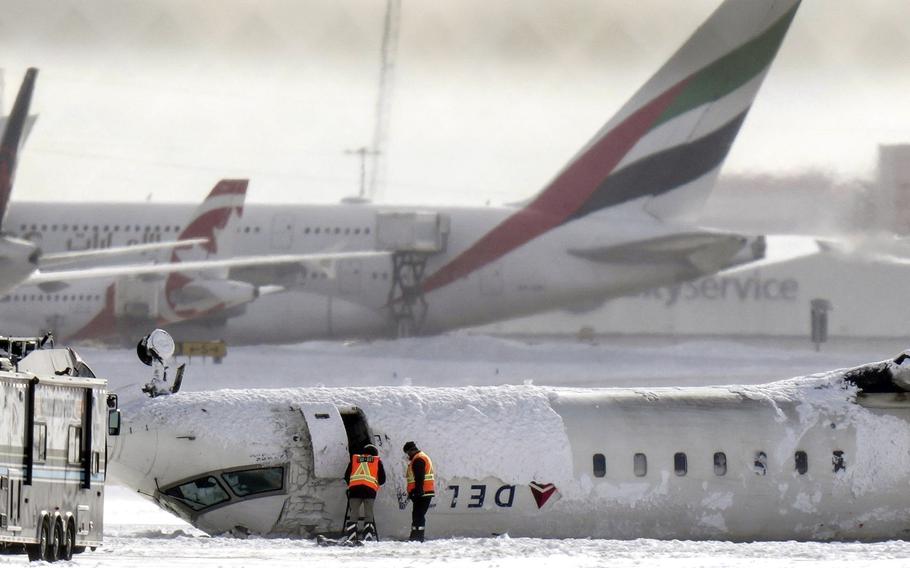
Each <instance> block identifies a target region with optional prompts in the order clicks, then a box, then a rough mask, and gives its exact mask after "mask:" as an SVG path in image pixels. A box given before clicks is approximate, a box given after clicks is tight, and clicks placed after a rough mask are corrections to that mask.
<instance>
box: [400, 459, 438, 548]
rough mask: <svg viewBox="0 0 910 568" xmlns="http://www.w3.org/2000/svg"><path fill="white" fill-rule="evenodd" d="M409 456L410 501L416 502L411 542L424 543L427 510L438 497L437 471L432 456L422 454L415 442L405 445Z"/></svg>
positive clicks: (412, 519)
mask: <svg viewBox="0 0 910 568" xmlns="http://www.w3.org/2000/svg"><path fill="white" fill-rule="evenodd" d="M404 453H406V454H407V455H408V471H407V480H408V489H407V490H408V499H410V500H411V501H413V502H414V505H413V506H414V508H413V509H412V511H411V536H410V538H409V540H414V541H417V542H423V536H424V531H425V530H426V524H427V510H429V508H430V501H432V500H433V497H434V496H435V495H436V470H435V469H433V462H432V461H431V460H430V456H428V455H426V454H425V453H423V452H421V451H420V449H419V448H418V447H417V444H415V443H414V442H407V443H406V444H405V445H404Z"/></svg>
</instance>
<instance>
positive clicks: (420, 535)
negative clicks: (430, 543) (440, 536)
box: [416, 529, 423, 542]
mask: <svg viewBox="0 0 910 568" xmlns="http://www.w3.org/2000/svg"><path fill="white" fill-rule="evenodd" d="M416 540H417V542H423V529H417V539H416Z"/></svg>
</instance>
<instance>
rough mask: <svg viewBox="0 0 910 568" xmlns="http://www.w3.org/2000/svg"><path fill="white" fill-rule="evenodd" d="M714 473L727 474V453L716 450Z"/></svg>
mask: <svg viewBox="0 0 910 568" xmlns="http://www.w3.org/2000/svg"><path fill="white" fill-rule="evenodd" d="M714 475H718V476H721V475H727V454H725V453H723V452H714Z"/></svg>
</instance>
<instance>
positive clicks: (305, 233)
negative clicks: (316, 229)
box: [303, 227, 310, 235]
mask: <svg viewBox="0 0 910 568" xmlns="http://www.w3.org/2000/svg"><path fill="white" fill-rule="evenodd" d="M303 234H304V235H309V234H310V228H309V227H307V228H306V229H304V230H303Z"/></svg>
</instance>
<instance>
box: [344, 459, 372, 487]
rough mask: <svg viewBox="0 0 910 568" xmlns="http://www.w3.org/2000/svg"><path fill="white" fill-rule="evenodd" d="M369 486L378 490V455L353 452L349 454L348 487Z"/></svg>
mask: <svg viewBox="0 0 910 568" xmlns="http://www.w3.org/2000/svg"><path fill="white" fill-rule="evenodd" d="M358 486H363V487H369V488H370V489H372V490H373V491H379V456H371V455H367V454H354V455H352V456H351V479H350V481H348V488H351V487H358Z"/></svg>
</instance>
